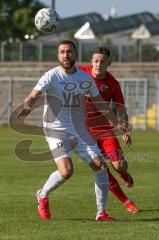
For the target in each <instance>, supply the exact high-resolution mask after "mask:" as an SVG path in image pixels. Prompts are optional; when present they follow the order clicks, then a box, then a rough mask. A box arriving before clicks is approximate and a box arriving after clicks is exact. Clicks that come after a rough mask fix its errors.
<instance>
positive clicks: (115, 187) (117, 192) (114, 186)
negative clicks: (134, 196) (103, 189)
mask: <svg viewBox="0 0 159 240" xmlns="http://www.w3.org/2000/svg"><path fill="white" fill-rule="evenodd" d="M107 172H108V176H109V191H111V193H112V194H113V195H114V196H115V197H116V198H117V199H118V200H119V201H121V202H122V203H125V202H126V201H127V200H128V197H127V196H126V195H125V193H124V192H123V190H122V189H121V188H120V186H119V183H118V181H117V180H116V179H115V177H114V176H113V175H112V174H111V172H110V171H109V169H107Z"/></svg>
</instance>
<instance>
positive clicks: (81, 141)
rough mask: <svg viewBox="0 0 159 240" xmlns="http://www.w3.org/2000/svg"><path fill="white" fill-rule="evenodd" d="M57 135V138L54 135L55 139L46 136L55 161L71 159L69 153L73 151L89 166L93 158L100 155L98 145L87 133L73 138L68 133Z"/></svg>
mask: <svg viewBox="0 0 159 240" xmlns="http://www.w3.org/2000/svg"><path fill="white" fill-rule="evenodd" d="M59 135H60V136H57V134H56V137H48V136H46V140H47V142H48V144H49V147H50V150H51V153H52V156H53V159H54V160H55V161H57V160H59V159H60V158H63V157H69V158H71V151H73V150H74V151H75V152H76V153H77V155H78V156H79V157H80V158H82V159H83V160H85V161H86V162H87V163H88V164H90V162H91V161H92V159H93V158H95V157H97V156H101V155H102V154H101V151H100V149H99V147H98V145H97V144H96V142H95V141H94V140H93V138H92V137H91V136H90V135H89V133H88V132H87V131H85V132H84V133H83V134H82V136H74V135H72V134H70V133H65V134H63V133H62V136H61V133H59Z"/></svg>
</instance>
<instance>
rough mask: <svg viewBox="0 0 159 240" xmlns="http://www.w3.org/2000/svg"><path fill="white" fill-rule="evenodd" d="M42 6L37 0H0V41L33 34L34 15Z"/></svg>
mask: <svg viewBox="0 0 159 240" xmlns="http://www.w3.org/2000/svg"><path fill="white" fill-rule="evenodd" d="M43 7H46V6H45V5H44V4H42V3H40V2H39V1H37V0H16V1H13V0H0V41H3V40H6V39H9V38H12V39H15V38H18V39H21V40H23V39H24V35H25V34H26V33H27V34H29V35H31V34H33V33H34V35H35V32H37V30H36V28H35V26H34V16H35V14H36V12H37V11H38V10H39V9H41V8H43Z"/></svg>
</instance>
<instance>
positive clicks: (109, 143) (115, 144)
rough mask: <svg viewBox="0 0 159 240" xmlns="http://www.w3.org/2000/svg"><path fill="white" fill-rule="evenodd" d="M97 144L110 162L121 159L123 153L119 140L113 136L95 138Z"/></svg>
mask: <svg viewBox="0 0 159 240" xmlns="http://www.w3.org/2000/svg"><path fill="white" fill-rule="evenodd" d="M97 143H98V146H99V148H100V150H101V152H102V153H103V155H104V156H105V157H107V158H108V159H109V160H110V161H111V162H116V161H123V160H124V155H123V151H122V149H121V147H120V144H119V141H118V139H117V138H116V137H115V136H112V137H109V138H103V139H100V140H97Z"/></svg>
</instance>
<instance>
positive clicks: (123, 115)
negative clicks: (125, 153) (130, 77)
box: [113, 82, 132, 146]
mask: <svg viewBox="0 0 159 240" xmlns="http://www.w3.org/2000/svg"><path fill="white" fill-rule="evenodd" d="M114 92H115V94H114V96H113V102H115V104H116V113H117V116H118V118H119V121H120V123H121V124H122V125H123V126H125V127H127V128H128V129H129V131H128V132H127V133H125V134H123V136H122V138H123V140H124V142H125V143H126V145H128V146H131V145H132V141H131V129H132V128H131V126H130V124H129V118H128V112H127V108H126V106H125V103H124V97H123V94H122V91H121V87H120V85H119V83H118V82H116V88H115V91H114Z"/></svg>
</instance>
